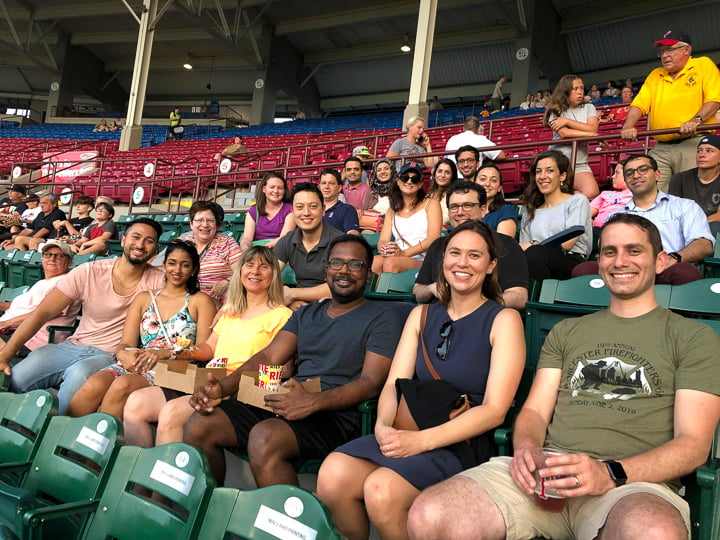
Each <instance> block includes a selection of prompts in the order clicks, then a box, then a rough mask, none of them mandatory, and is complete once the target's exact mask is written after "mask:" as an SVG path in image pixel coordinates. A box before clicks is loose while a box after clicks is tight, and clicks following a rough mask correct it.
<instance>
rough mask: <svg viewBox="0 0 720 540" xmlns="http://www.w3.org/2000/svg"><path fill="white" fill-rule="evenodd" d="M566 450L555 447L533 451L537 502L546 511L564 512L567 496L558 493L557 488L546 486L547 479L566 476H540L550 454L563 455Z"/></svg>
mask: <svg viewBox="0 0 720 540" xmlns="http://www.w3.org/2000/svg"><path fill="white" fill-rule="evenodd" d="M564 453H565V452H561V451H559V450H555V449H554V448H541V449H540V450H538V451H536V452H534V453H533V460H534V461H535V472H534V475H535V497H534V498H535V504H536V505H537V506H538V507H539V508H542V509H543V510H545V511H546V512H562V511H563V510H564V509H565V502H566V499H565V497H561V496H560V495H558V493H557V490H556V489H555V488H546V487H545V482H546V481H547V480H555V479H556V478H564V476H557V477H555V476H550V477H546V478H543V477H541V476H540V472H539V471H540V469H542V468H544V467H545V460H546V459H547V457H548V456H552V455H562V454H564Z"/></svg>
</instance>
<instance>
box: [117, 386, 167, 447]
mask: <svg viewBox="0 0 720 540" xmlns="http://www.w3.org/2000/svg"><path fill="white" fill-rule="evenodd" d="M165 403H167V402H166V401H165V394H163V391H162V389H161V388H160V387H159V386H151V387H150V388H143V389H141V390H138V391H137V392H133V393H132V394H130V395H129V396H128V399H127V401H126V402H125V408H124V409H123V427H124V429H125V441H126V442H127V444H132V445H133V446H142V447H143V448H150V447H152V446H153V444H154V441H153V430H152V427H151V426H150V424H152V423H153V422H157V421H158V416H159V415H160V410H161V409H162V408H163V405H165Z"/></svg>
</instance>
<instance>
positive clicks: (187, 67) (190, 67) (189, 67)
mask: <svg viewBox="0 0 720 540" xmlns="http://www.w3.org/2000/svg"><path fill="white" fill-rule="evenodd" d="M183 67H184V68H185V69H187V70H188V71H189V70H191V69H192V68H193V65H192V63H191V62H190V55H189V54H188V55H187V57H186V58H185V63H184V64H183Z"/></svg>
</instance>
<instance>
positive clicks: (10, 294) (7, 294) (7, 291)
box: [0, 285, 30, 302]
mask: <svg viewBox="0 0 720 540" xmlns="http://www.w3.org/2000/svg"><path fill="white" fill-rule="evenodd" d="M29 289H30V287H28V286H27V285H22V286H20V287H14V288H13V287H3V288H2V290H0V302H12V301H13V300H14V299H15V298H17V297H18V296H20V295H21V294H23V293H26V292H28V290H29Z"/></svg>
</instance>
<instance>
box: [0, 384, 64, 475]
mask: <svg viewBox="0 0 720 540" xmlns="http://www.w3.org/2000/svg"><path fill="white" fill-rule="evenodd" d="M0 403H4V406H3V405H0V482H4V483H5V484H8V485H12V486H17V485H18V484H19V483H20V482H21V481H22V480H23V478H24V476H25V473H26V472H27V469H28V468H29V463H30V461H32V459H33V458H34V457H35V452H36V451H37V448H38V445H39V442H40V440H41V439H42V436H43V434H44V433H45V429H46V428H47V424H48V421H49V420H50V417H51V416H55V415H56V414H57V397H55V394H53V393H51V392H48V391H47V390H32V391H30V392H27V393H25V394H10V393H7V392H4V393H1V394H0Z"/></svg>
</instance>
